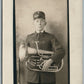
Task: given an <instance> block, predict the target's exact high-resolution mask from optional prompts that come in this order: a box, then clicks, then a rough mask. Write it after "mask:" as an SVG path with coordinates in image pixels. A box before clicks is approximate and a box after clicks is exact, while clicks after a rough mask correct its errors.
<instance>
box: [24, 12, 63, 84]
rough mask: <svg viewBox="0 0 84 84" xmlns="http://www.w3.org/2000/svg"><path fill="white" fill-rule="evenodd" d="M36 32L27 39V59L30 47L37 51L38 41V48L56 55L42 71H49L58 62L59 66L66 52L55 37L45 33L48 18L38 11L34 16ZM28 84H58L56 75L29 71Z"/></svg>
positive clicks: (46, 63)
mask: <svg viewBox="0 0 84 84" xmlns="http://www.w3.org/2000/svg"><path fill="white" fill-rule="evenodd" d="M33 19H34V25H35V30H36V31H35V32H34V33H32V34H30V35H28V36H27V38H26V57H25V59H26V60H27V59H28V50H27V48H28V47H31V48H34V49H36V44H35V42H36V41H38V47H39V49H41V50H47V51H53V52H54V55H53V56H52V57H51V58H50V59H49V60H47V61H46V62H45V63H44V65H43V68H42V70H43V71H45V70H46V71H47V69H48V67H49V66H50V65H51V64H52V63H53V62H54V61H56V63H57V64H58V63H59V62H60V61H61V60H62V58H63V57H64V50H63V48H62V47H61V45H60V44H59V42H58V41H57V39H56V38H55V36H54V35H52V34H49V33H47V32H45V30H44V29H45V26H46V24H47V23H46V18H45V13H44V12H42V11H36V12H35V13H34V14H33ZM28 84H56V78H55V73H52V72H39V71H32V70H30V69H28Z"/></svg>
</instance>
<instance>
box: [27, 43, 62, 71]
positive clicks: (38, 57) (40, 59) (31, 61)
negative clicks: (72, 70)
mask: <svg viewBox="0 0 84 84" xmlns="http://www.w3.org/2000/svg"><path fill="white" fill-rule="evenodd" d="M36 46H37V48H36V49H34V48H31V47H28V55H29V56H28V61H27V68H28V69H30V70H33V71H41V72H59V71H60V70H61V69H62V67H63V59H62V60H61V62H60V63H59V64H58V65H56V63H55V62H53V63H52V64H51V66H50V67H49V68H48V70H47V71H43V70H42V67H43V65H44V63H45V61H46V60H49V59H50V58H51V57H52V56H53V54H54V52H52V51H46V50H41V49H39V48H38V43H37V42H36Z"/></svg>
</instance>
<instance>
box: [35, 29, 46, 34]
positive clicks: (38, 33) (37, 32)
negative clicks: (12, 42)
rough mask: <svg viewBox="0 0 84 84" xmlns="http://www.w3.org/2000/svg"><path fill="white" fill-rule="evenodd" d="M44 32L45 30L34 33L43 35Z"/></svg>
mask: <svg viewBox="0 0 84 84" xmlns="http://www.w3.org/2000/svg"><path fill="white" fill-rule="evenodd" d="M44 32H45V30H42V31H40V32H39V31H35V33H37V34H40V33H44Z"/></svg>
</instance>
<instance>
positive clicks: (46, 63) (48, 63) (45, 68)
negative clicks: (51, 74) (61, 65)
mask: <svg viewBox="0 0 84 84" xmlns="http://www.w3.org/2000/svg"><path fill="white" fill-rule="evenodd" d="M52 62H53V60H52V59H49V60H47V61H45V62H44V65H43V68H42V70H43V71H47V70H48V68H49V66H50V65H51V64H52Z"/></svg>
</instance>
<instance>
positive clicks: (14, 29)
mask: <svg viewBox="0 0 84 84" xmlns="http://www.w3.org/2000/svg"><path fill="white" fill-rule="evenodd" d="M15 20H16V19H15V0H13V59H14V62H13V67H14V73H13V75H14V84H17V72H16V70H17V68H16V26H15V25H16V21H15ZM67 35H68V38H67V43H68V45H67V47H68V58H67V62H68V84H70V42H69V41H70V34H69V0H67Z"/></svg>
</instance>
